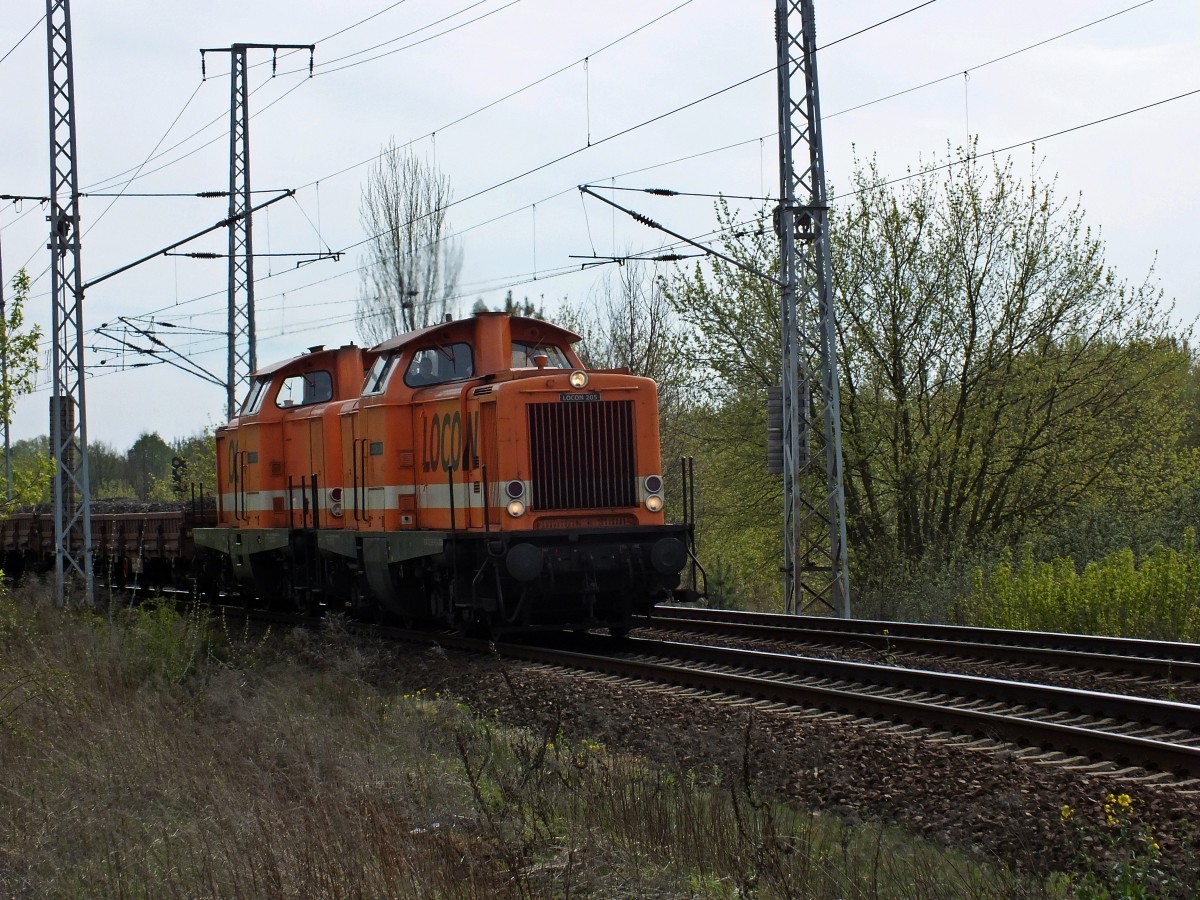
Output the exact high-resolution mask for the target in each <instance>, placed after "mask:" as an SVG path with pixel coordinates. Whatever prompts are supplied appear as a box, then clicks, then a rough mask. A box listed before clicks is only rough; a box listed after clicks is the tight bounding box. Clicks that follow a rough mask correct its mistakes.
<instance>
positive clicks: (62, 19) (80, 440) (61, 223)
mask: <svg viewBox="0 0 1200 900" xmlns="http://www.w3.org/2000/svg"><path fill="white" fill-rule="evenodd" d="M46 38H47V49H48V59H49V65H48V70H49V85H50V215H49V216H48V219H49V221H50V243H49V249H50V257H51V262H50V304H51V317H50V318H51V326H50V327H51V331H52V332H53V336H52V341H53V351H52V355H51V356H52V363H51V365H52V368H53V384H52V391H51V397H50V448H51V452H52V454H53V456H54V557H55V562H54V571H55V579H56V584H57V588H58V602H59V603H60V604H62V603H65V602H66V595H67V585H68V583H69V582H77V583H78V584H79V586H80V587H82V588H83V590H84V592H85V593H84V602H85V603H87V604H88V605H91V603H92V599H93V595H92V514H91V485H90V483H89V480H88V449H87V406H86V404H85V403H84V369H83V348H84V343H83V337H84V335H83V288H82V285H83V279H82V277H81V275H80V268H79V240H80V234H79V205H78V204H79V178H78V175H77V174H76V170H75V156H76V144H75V106H74V96H75V75H74V66H73V64H72V56H71V11H70V4H69V3H68V0H46Z"/></svg>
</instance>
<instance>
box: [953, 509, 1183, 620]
mask: <svg viewBox="0 0 1200 900" xmlns="http://www.w3.org/2000/svg"><path fill="white" fill-rule="evenodd" d="M961 610H962V612H963V614H964V618H965V619H966V621H968V622H969V623H971V624H977V625H985V626H989V627H997V628H1019V629H1030V630H1038V631H1065V632H1076V633H1081V634H1098V635H1112V636H1117V637H1145V638H1158V639H1161V640H1175V641H1200V554H1198V553H1197V550H1196V533H1195V531H1194V530H1192V529H1188V530H1187V531H1186V532H1185V534H1184V540H1183V546H1182V549H1180V550H1174V549H1170V548H1166V547H1162V546H1158V547H1155V548H1154V549H1153V550H1152V551H1151V552H1150V553H1149V554H1147V555H1146V556H1145V557H1143V558H1142V559H1141V560H1138V559H1136V558H1135V557H1134V554H1133V552H1132V551H1131V550H1121V551H1119V552H1117V553H1113V554H1111V555H1109V556H1106V557H1104V558H1103V559H1101V560H1099V561H1097V562H1091V563H1088V564H1087V566H1085V567H1084V569H1083V571H1082V572H1080V571H1079V570H1078V569H1077V567H1076V565H1075V562H1074V561H1073V560H1072V559H1071V558H1070V557H1057V558H1055V559H1052V560H1050V561H1049V562H1040V563H1039V562H1035V561H1034V559H1033V549H1032V547H1031V546H1029V545H1026V547H1025V548H1024V552H1023V554H1022V556H1021V559H1020V561H1019V562H1017V563H1016V564H1015V565H1014V564H1013V562H1012V561H1011V560H1005V561H1003V562H1001V563H1000V564H998V565H997V566H995V567H994V568H993V569H992V570H991V571H990V572H988V573H986V574H985V573H984V571H983V570H982V569H976V570H975V574H974V585H973V589H972V591H971V593H970V595H969V596H968V597H967V598H966V600H965V601H964V602H963V603H962V605H961Z"/></svg>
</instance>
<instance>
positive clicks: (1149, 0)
mask: <svg viewBox="0 0 1200 900" xmlns="http://www.w3.org/2000/svg"><path fill="white" fill-rule="evenodd" d="M1148 2H1152V0H1146V3H1148ZM922 5H925V4H922ZM1142 5H1145V3H1141V4H1137V6H1142ZM1137 6H1135V7H1130V9H1134V8H1137ZM917 8H920V7H914V9H917ZM1122 12H1124V11H1122ZM1119 14H1120V13H1114V14H1113V15H1114V16H1115V15H1119ZM1105 18H1106V19H1107V18H1111V16H1110V17H1105ZM1097 21H1103V20H1097ZM1080 27H1081V28H1082V27H1086V26H1080ZM1075 30H1078V29H1073V30H1072V32H1065V33H1064V34H1069V33H1073V31H1075ZM1048 40H1051V39H1048ZM1041 43H1043V42H1039V44H1035V45H1031V47H1032V46H1039V45H1040V44H1041ZM1027 49H1028V48H1027ZM1016 52H1021V51H1016ZM1003 58H1007V56H1006V57H998V58H997V60H993V61H998V60H999V59H1003ZM990 62H992V61H989V63H984V64H983V65H987V64H990ZM951 77H954V76H951ZM1180 96H1188V95H1187V94H1184V95H1180ZM278 99H282V98H278ZM1169 99H1178V98H1168V100H1169ZM276 102H277V101H276ZM874 102H878V101H874ZM1160 102H1168V101H1166V100H1165V101H1160ZM1153 105H1157V104H1151V106H1153ZM1142 108H1149V107H1142ZM1142 108H1139V109H1142ZM847 111H848V110H847ZM1133 111H1136V110H1133ZM1133 111H1129V112H1133ZM1125 114H1128V113H1123V114H1118V115H1125ZM835 115H836V114H835ZM1110 118H1115V117H1110ZM1107 120H1108V119H1104V120H1097V121H1107ZM1087 124H1095V123H1087ZM1081 127H1087V126H1086V125H1081V126H1076V127H1075V128H1073V129H1067V131H1070V130H1076V129H1077V128H1081ZM1062 133H1066V131H1063V132H1057V133H1055V134H1062ZM1052 136H1054V135H1049V136H1045V137H1043V138H1039V139H1037V140H1045V139H1048V137H1052ZM751 140H755V139H751ZM742 143H749V141H747V142H742ZM1026 143H1028V142H1026ZM731 146H735V145H731ZM1017 146H1021V144H1017V145H1012V147H1017ZM1006 149H1011V148H1006ZM993 152H1002V151H993ZM635 171H637V170H635ZM518 177H520V176H518ZM511 180H512V179H510V181H511ZM504 183H508V182H504ZM569 190H570V189H566V190H565V191H564V192H563V193H565V192H567V191H569ZM474 196H477V195H474ZM841 196H846V195H841ZM466 199H470V198H464V200H466ZM522 208H525V207H522ZM489 221H494V220H489ZM351 246H354V245H351Z"/></svg>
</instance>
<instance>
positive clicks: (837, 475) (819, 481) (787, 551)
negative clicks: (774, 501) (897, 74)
mask: <svg viewBox="0 0 1200 900" xmlns="http://www.w3.org/2000/svg"><path fill="white" fill-rule="evenodd" d="M775 38H776V43H777V47H778V53H779V68H778V78H779V170H780V205H779V208H778V210H776V228H777V230H778V232H779V238H780V258H781V266H780V268H781V277H780V280H781V281H782V282H783V290H782V296H781V307H782V318H783V347H782V349H783V391H782V394H783V397H782V399H783V435H782V439H783V490H784V599H785V604H786V609H787V611H788V612H796V613H800V612H804V611H806V610H809V609H812V608H814V607H817V608H819V607H824V608H826V609H827V610H829V611H830V612H832V613H833V614H834V615H837V616H843V617H847V618H848V617H849V616H850V576H849V573H848V570H847V567H846V499H845V491H844V489H843V484H842V477H843V473H842V430H841V415H840V410H839V405H840V404H839V399H838V366H837V328H836V319H835V315H834V305H833V293H832V289H831V277H830V264H829V209H828V201H827V197H826V193H825V155H824V151H823V148H822V144H821V109H820V103H819V101H818V93H817V60H816V25H815V17H814V13H813V0H776V8H775ZM822 487H823V491H822Z"/></svg>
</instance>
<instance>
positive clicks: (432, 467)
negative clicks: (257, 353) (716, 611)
mask: <svg viewBox="0 0 1200 900" xmlns="http://www.w3.org/2000/svg"><path fill="white" fill-rule="evenodd" d="M578 340H579V337H578V335H575V334H573V333H572V332H570V331H567V330H566V329H564V328H559V327H557V326H555V325H551V324H549V323H547V322H543V321H540V320H536V319H528V318H522V317H517V316H510V315H508V314H506V313H491V312H484V313H477V314H476V315H474V316H473V317H471V318H469V319H463V320H459V321H451V322H446V323H443V324H440V325H435V326H432V327H429V328H423V329H420V330H418V331H413V332H409V333H407V334H403V335H400V336H399V337H396V338H393V339H392V340H390V341H386V342H384V343H382V344H380V345H378V346H376V347H373V348H371V349H370V350H363V349H361V348H358V347H355V346H346V347H340V348H338V349H336V350H326V349H324V348H321V347H314V348H312V349H311V350H310V351H309V352H308V353H306V354H304V355H302V356H298V357H296V358H294V359H290V360H287V361H286V362H282V363H278V364H276V365H273V366H269V367H267V368H265V369H261V370H260V371H258V372H257V373H255V375H254V378H253V383H252V385H251V388H250V392H249V395H248V396H247V398H246V400H245V402H244V403H243V404H242V407H241V410H240V412H239V414H238V416H237V417H236V418H234V419H233V421H231V422H230V423H229V424H228V425H226V426H224V427H222V428H219V429H218V430H217V476H218V483H219V485H220V489H219V492H218V511H219V515H218V524H217V526H216V527H214V528H198V529H196V531H195V540H196V545H197V554H198V556H199V557H200V566H199V569H198V571H199V577H200V582H201V587H202V588H203V589H205V590H207V591H208V592H210V593H211V592H216V591H219V590H221V589H225V590H227V591H233V592H236V593H240V594H242V595H244V596H254V597H257V598H259V599H261V600H266V601H272V602H281V603H285V604H295V605H296V606H298V607H299V608H301V609H304V610H308V611H310V612H315V611H316V610H317V609H319V608H320V607H321V606H323V605H324V606H327V607H329V608H344V609H349V610H351V611H353V612H354V613H356V614H360V615H374V614H376V613H380V612H388V613H391V614H393V615H395V616H397V617H399V618H400V619H401V620H404V621H433V622H438V623H443V624H447V625H451V626H453V627H457V628H462V629H472V628H481V629H487V630H490V631H493V632H502V631H515V630H522V629H532V628H589V627H596V626H606V627H608V628H609V629H610V630H611V631H613V632H623V631H624V630H626V629H628V628H629V626H630V622H631V618H632V616H633V615H635V614H644V613H646V612H648V611H649V609H650V607H651V606H652V605H653V604H654V603H656V602H658V601H660V600H665V599H670V598H671V597H672V596H675V597H678V598H682V599H694V595H693V593H692V592H690V591H682V590H680V589H679V584H680V573H681V572H682V570H683V568H684V566H685V564H686V563H687V561H688V558H689V555H690V553H691V545H692V532H691V527H690V526H689V525H672V524H667V523H666V520H665V517H664V514H663V499H664V495H663V478H662V463H661V460H660V457H659V446H658V406H657V403H658V401H657V396H656V391H655V385H654V382H653V381H651V380H650V379H647V378H639V377H635V376H632V375H630V374H629V373H628V372H627V371H625V370H593V371H587V370H585V369H584V367H583V365H582V364H581V363H580V361H579V358H578V357H577V356H576V354H575V352H574V350H573V349H572V344H574V343H575V342H576V341H578Z"/></svg>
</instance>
